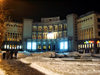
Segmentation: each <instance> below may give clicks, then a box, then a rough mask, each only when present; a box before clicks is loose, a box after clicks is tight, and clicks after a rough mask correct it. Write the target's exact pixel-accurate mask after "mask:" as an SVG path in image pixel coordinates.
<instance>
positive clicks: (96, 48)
mask: <svg viewBox="0 0 100 75" xmlns="http://www.w3.org/2000/svg"><path fill="white" fill-rule="evenodd" d="M77 29H78V50H79V51H81V52H84V53H91V52H92V53H100V14H98V13H96V12H89V13H86V14H85V15H82V16H80V17H79V18H78V20H77Z"/></svg>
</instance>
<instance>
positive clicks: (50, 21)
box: [23, 15, 75, 52]
mask: <svg viewBox="0 0 100 75" xmlns="http://www.w3.org/2000/svg"><path fill="white" fill-rule="evenodd" d="M73 16H75V15H71V17H72V18H69V17H67V19H68V22H69V19H70V20H71V21H73V22H72V23H71V24H69V25H70V26H71V25H73V24H74V17H73ZM71 21H70V22H71ZM27 29H28V30H27ZM69 32H70V33H71V34H74V32H73V33H72V30H68V25H67V20H60V17H51V18H41V22H33V20H31V19H24V29H23V48H24V50H28V51H37V52H41V51H42V52H43V51H56V52H66V51H72V50H73V48H74V46H73V48H72V47H70V45H69V44H71V45H72V44H73V43H74V42H73V39H71V40H69V39H68V33H69ZM70 33H69V34H70ZM70 37H73V35H70Z"/></svg>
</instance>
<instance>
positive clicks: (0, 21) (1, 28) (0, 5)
mask: <svg viewBox="0 0 100 75" xmlns="http://www.w3.org/2000/svg"><path fill="white" fill-rule="evenodd" d="M5 7H6V1H5V0H0V48H1V46H2V43H3V41H4V37H5V31H6V26H5V24H4V23H5V21H6V15H7V11H6V8H5Z"/></svg>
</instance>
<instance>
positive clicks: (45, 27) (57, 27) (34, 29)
mask: <svg viewBox="0 0 100 75" xmlns="http://www.w3.org/2000/svg"><path fill="white" fill-rule="evenodd" d="M66 29H67V26H66V25H64V26H62V25H59V26H57V25H56V26H43V27H42V26H38V27H37V26H33V31H58V30H66Z"/></svg>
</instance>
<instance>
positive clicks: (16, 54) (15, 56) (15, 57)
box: [14, 50, 18, 59]
mask: <svg viewBox="0 0 100 75" xmlns="http://www.w3.org/2000/svg"><path fill="white" fill-rule="evenodd" d="M14 53H15V59H17V53H18V51H17V50H15V52H14Z"/></svg>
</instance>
